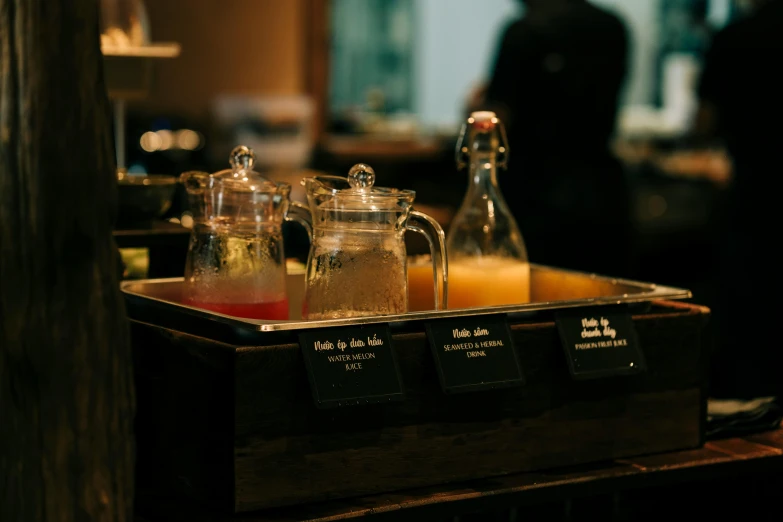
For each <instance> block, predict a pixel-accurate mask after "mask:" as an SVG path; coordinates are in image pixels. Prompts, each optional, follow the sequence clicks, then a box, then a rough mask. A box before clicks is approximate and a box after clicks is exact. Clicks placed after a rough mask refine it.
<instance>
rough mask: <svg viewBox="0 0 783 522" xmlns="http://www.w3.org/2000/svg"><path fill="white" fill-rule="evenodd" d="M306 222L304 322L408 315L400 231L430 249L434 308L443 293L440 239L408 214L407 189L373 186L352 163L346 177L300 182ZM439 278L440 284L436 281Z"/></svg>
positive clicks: (430, 224)
mask: <svg viewBox="0 0 783 522" xmlns="http://www.w3.org/2000/svg"><path fill="white" fill-rule="evenodd" d="M302 184H303V185H304V186H305V189H306V192H307V200H308V203H309V205H310V212H311V218H312V236H311V245H310V253H309V256H308V261H307V272H306V275H305V302H304V308H303V310H302V315H303V317H304V318H305V319H308V320H317V319H335V318H346V317H365V316H372V315H386V314H401V313H405V312H407V311H408V286H407V277H406V251H405V239H404V233H405V231H406V230H411V231H414V232H418V233H420V234H423V235H424V236H425V237H426V238H427V242H428V243H429V245H430V251H431V257H432V268H433V285H434V288H435V289H437V288H442V289H443V294H442V296H441V295H439V292H438V291H437V290H435V296H434V297H435V308H436V309H441V308H445V306H446V300H447V295H448V288H447V281H448V267H447V264H446V250H445V248H446V247H445V234H444V232H443V229H442V228H441V227H440V225H439V224H438V223H437V221H435V220H434V219H433V218H431V217H430V216H428V215H426V214H423V213H421V212H418V211H416V210H413V208H412V207H413V200H414V198H415V196H416V193H415V192H414V191H412V190H399V189H395V188H383V187H376V186H374V184H375V172H374V171H373V169H372V168H371V167H370V166H368V165H365V164H358V165H354V166H353V168H351V170H350V172H349V174H348V177H347V178H343V177H339V176H315V177H308V178H304V179H303V180H302ZM439 277H440V284H438V280H439Z"/></svg>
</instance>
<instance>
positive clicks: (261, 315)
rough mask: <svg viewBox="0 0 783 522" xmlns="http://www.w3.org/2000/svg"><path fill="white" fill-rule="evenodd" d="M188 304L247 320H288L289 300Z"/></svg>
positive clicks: (190, 302) (190, 301)
mask: <svg viewBox="0 0 783 522" xmlns="http://www.w3.org/2000/svg"><path fill="white" fill-rule="evenodd" d="M187 304H188V305H189V306H193V307H196V308H204V309H205V310H211V311H213V312H217V313H219V314H225V315H231V316H234V317H243V318H245V319H273V320H287V319H288V300H287V299H283V300H282V301H269V302H265V303H209V302H204V301H195V300H188V302H187Z"/></svg>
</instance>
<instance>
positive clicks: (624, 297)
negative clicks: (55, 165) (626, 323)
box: [120, 264, 692, 332]
mask: <svg viewBox="0 0 783 522" xmlns="http://www.w3.org/2000/svg"><path fill="white" fill-rule="evenodd" d="M531 266H532V267H536V268H537V269H539V270H553V271H557V272H561V273H566V274H573V275H578V276H581V277H590V278H591V279H601V280H604V281H605V282H607V283H610V284H613V285H620V284H621V285H626V286H630V287H636V288H641V289H643V291H641V292H638V293H633V294H628V293H623V294H618V295H611V296H597V297H590V298H580V299H568V300H557V301H538V302H531V303H524V304H517V305H500V306H488V307H481V308H459V309H446V310H431V311H421V312H408V313H405V314H393V315H374V316H366V317H352V318H336V319H321V320H315V321H305V320H279V321H264V320H256V319H244V318H240V317H234V316H230V315H225V314H220V313H217V312H212V311H209V310H204V309H201V308H196V307H191V306H187V305H184V304H181V303H177V302H173V301H169V300H166V299H160V298H157V297H152V296H148V295H145V294H143V293H139V292H138V291H134V290H133V288H134V287H139V285H159V284H166V283H181V282H183V281H184V278H183V277H174V278H165V279H144V280H128V281H123V282H122V283H121V284H120V289H121V291H122V292H123V293H124V294H126V296H129V297H132V298H137V299H142V300H145V301H149V302H151V303H154V304H157V305H158V306H162V307H169V308H174V309H176V311H177V312H179V313H182V314H186V315H188V316H191V317H199V318H201V319H207V320H211V321H217V322H220V323H225V324H228V325H230V326H233V327H238V328H240V329H243V330H248V331H255V332H281V331H292V330H310V329H316V328H330V327H340V326H359V325H369V324H379V323H388V324H390V325H399V324H403V323H408V322H412V321H423V320H432V319H447V318H457V317H465V316H482V315H493V314H519V315H524V314H525V313H533V312H540V311H546V310H559V309H572V308H580V307H587V306H605V305H612V304H632V303H644V302H651V301H656V300H677V299H689V298H691V297H692V294H691V292H690V290H687V289H683V288H676V287H670V286H663V285H657V284H654V283H644V282H639V281H631V280H627V279H621V278H616V277H604V276H600V275H597V274H587V273H583V272H577V271H573V270H561V269H558V268H554V267H545V266H540V265H533V264H531Z"/></svg>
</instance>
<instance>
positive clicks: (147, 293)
mask: <svg viewBox="0 0 783 522" xmlns="http://www.w3.org/2000/svg"><path fill="white" fill-rule="evenodd" d="M287 277H288V281H287V282H288V292H289V295H288V299H289V310H290V315H289V317H291V319H290V320H287V321H282V320H270V321H265V320H254V319H244V318H241V317H233V316H229V315H224V314H219V313H216V312H212V311H209V310H204V309H201V308H195V307H192V306H188V305H186V304H184V303H183V299H182V290H183V287H184V279H183V278H181V277H180V278H169V279H145V280H135V281H134V280H130V281H124V282H122V284H121V289H122V292H123V293H124V294H125V297H126V303H127V305H128V315H129V317H130V318H131V319H136V320H139V321H143V322H148V323H151V324H155V325H158V326H163V327H167V328H171V329H174V330H179V331H184V332H189V333H194V334H196V335H204V336H208V337H212V338H219V339H220V338H227V337H228V338H231V339H232V340H235V339H237V338H239V340H241V341H242V342H248V341H261V342H263V341H265V340H270V336H272V337H275V338H278V337H281V336H283V337H288V336H291V335H292V334H296V333H298V331H300V330H310V329H314V328H328V327H338V326H357V325H363V324H376V323H388V324H389V325H390V326H391V327H392V329H393V330H399V329H405V326H406V325H408V326H410V323H415V322H418V321H426V320H432V319H443V318H451V317H464V316H476V315H490V314H506V315H507V316H508V318H509V320H514V319H519V320H530V319H533V318H536V317H537V316H539V315H541V314H547V313H552V312H554V311H556V310H560V309H564V308H576V307H585V306H603V305H616V304H627V305H628V306H629V307H630V308H631V309H632V310H633V309H636V310H644V309H646V308H648V307H649V306H650V305H651V304H652V302H653V301H659V300H670V299H689V298H691V297H692V294H691V292H690V290H686V289H683V288H674V287H669V286H662V285H657V284H653V283H644V282H639V281H631V280H626V279H618V278H613V277H607V276H601V275H597V274H591V273H584V272H578V271H573V270H564V269H560V268H554V267H549V266H542V265H535V264H531V270H530V289H531V302H530V303H525V304H518V305H504V306H490V307H482V308H465V309H449V310H430V311H423V312H408V313H405V314H397V315H379V316H372V317H355V318H344V319H325V320H318V321H305V320H302V319H301V308H302V306H301V305H302V299H303V291H304V274H303V273H289V274H288V276H287ZM226 340H228V339H226Z"/></svg>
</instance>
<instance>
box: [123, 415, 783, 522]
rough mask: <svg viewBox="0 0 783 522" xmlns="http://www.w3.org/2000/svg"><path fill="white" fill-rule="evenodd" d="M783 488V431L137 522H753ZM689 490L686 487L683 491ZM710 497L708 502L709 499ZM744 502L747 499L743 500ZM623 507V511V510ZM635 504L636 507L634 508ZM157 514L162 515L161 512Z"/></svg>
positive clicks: (171, 512)
mask: <svg viewBox="0 0 783 522" xmlns="http://www.w3.org/2000/svg"><path fill="white" fill-rule="evenodd" d="M754 479H756V480H755V481H754ZM782 483H783V429H778V430H775V431H770V432H765V433H760V434H756V435H749V436H745V437H738V438H729V439H724V440H715V441H711V442H707V443H706V444H705V446H704V447H703V448H700V449H696V450H688V451H675V452H671V453H663V454H658V455H651V456H645V457H635V458H629V459H620V460H614V461H610V462H605V463H602V464H598V465H593V466H588V467H574V468H561V469H554V470H548V471H544V472H538V473H522V474H517V475H510V476H505V477H498V478H492V479H485V480H478V481H472V482H467V483H461V484H454V485H451V486H444V487H430V488H421V489H414V490H408V491H402V492H397V493H389V494H384V495H377V496H369V497H362V498H358V499H352V500H350V501H339V502H327V503H323V504H317V505H311V506H304V507H297V508H293V509H282V510H273V511H265V512H259V513H253V514H245V515H241V516H234V517H231V516H225V515H222V516H219V515H214V514H211V513H209V512H207V511H204V510H198V511H197V512H191V511H189V510H184V508H182V507H180V506H169V508H168V510H167V513H168V514H167V515H166V516H164V517H162V518H146V517H145V516H144V514H143V513H144V506H140V507H139V509H138V515H139V516H138V517H137V519H136V520H137V522H158V521H163V520H185V519H187V520H191V521H194V522H218V521H220V522H224V521H242V522H272V521H275V522H291V521H313V522H315V521H319V522H320V521H323V522H326V521H335V520H347V519H352V520H353V519H363V518H367V519H369V520H406V521H410V520H448V519H449V518H450V517H455V516H459V515H461V514H468V513H475V512H477V511H485V512H486V510H490V511H493V510H494V511H497V510H512V509H516V510H517V511H518V513H519V519H524V518H525V517H524V513H525V510H526V509H530V510H531V511H535V509H536V506H539V508H538V509H539V510H540V509H541V508H540V506H543V505H545V504H549V505H550V510H551V509H552V507H551V506H552V503H555V504H556V505H555V507H554V510H555V511H560V509H561V508H562V509H563V510H568V509H569V505H570V504H571V499H579V498H580V497H588V496H589V497H593V498H596V497H600V496H602V495H604V496H605V495H609V496H611V497H612V498H613V501H611V502H610V503H612V504H613V505H614V511H615V515H614V517H613V518H619V519H624V514H623V511H624V510H625V516H626V517H628V519H630V520H639V519H640V516H639V515H638V513H639V512H640V511H641V510H642V509H643V510H644V511H647V512H648V516H649V517H650V518H653V517H654V516H659V514H660V511H661V510H663V509H666V508H668V507H670V505H671V503H672V502H678V503H679V502H684V504H680V508H681V511H680V513H681V514H682V512H683V511H688V509H689V505H690V509H694V510H697V511H699V514H700V515H701V519H702V520H704V519H707V518H708V515H707V514H708V513H709V512H721V513H724V512H725V513H729V512H733V510H736V509H742V510H743V512H744V513H745V515H746V517H747V518H746V519H751V518H752V517H750V516H749V514H750V512H751V511H752V510H753V509H759V510H761V509H764V508H765V507H769V506H768V505H763V501H764V500H765V499H766V500H770V501H771V500H773V499H772V496H773V495H775V493H774V492H775V491H776V490H777V491H779V486H780V485H781V484H782ZM742 484H748V485H749V487H747V488H746V489H742ZM683 485H686V487H682V486H683ZM662 492H666V495H660V494H661V493H662ZM721 492H724V493H726V492H729V493H731V495H730V496H727V497H726V498H721ZM704 494H710V496H709V497H705V496H703V495H704ZM743 495H746V496H745V498H743ZM775 496H776V495H775ZM688 499H690V501H688ZM618 501H619V503H620V506H618V505H617V503H618ZM689 502H690V504H689ZM558 503H561V504H558ZM743 503H746V504H747V506H744V505H743ZM576 504H578V501H577V502H576ZM629 504H633V505H634V506H635V508H632V506H629ZM655 505H659V508H658V509H656V508H655V507H654V506H655ZM155 509H156V510H159V509H160V506H156V507H155ZM628 509H634V510H635V511H636V513H637V514H629V513H628V511H627V510H628ZM746 509H747V511H745V510H746ZM618 511H619V512H620V513H618ZM539 512H540V511H539ZM561 516H563V515H562V514H561ZM563 518H565V517H564V516H563ZM550 519H551V518H550ZM466 520H467V519H466ZM476 520H501V518H490V517H489V516H488V515H484V518H477V519H476ZM506 520H509V518H506ZM645 520H646V519H645Z"/></svg>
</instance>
